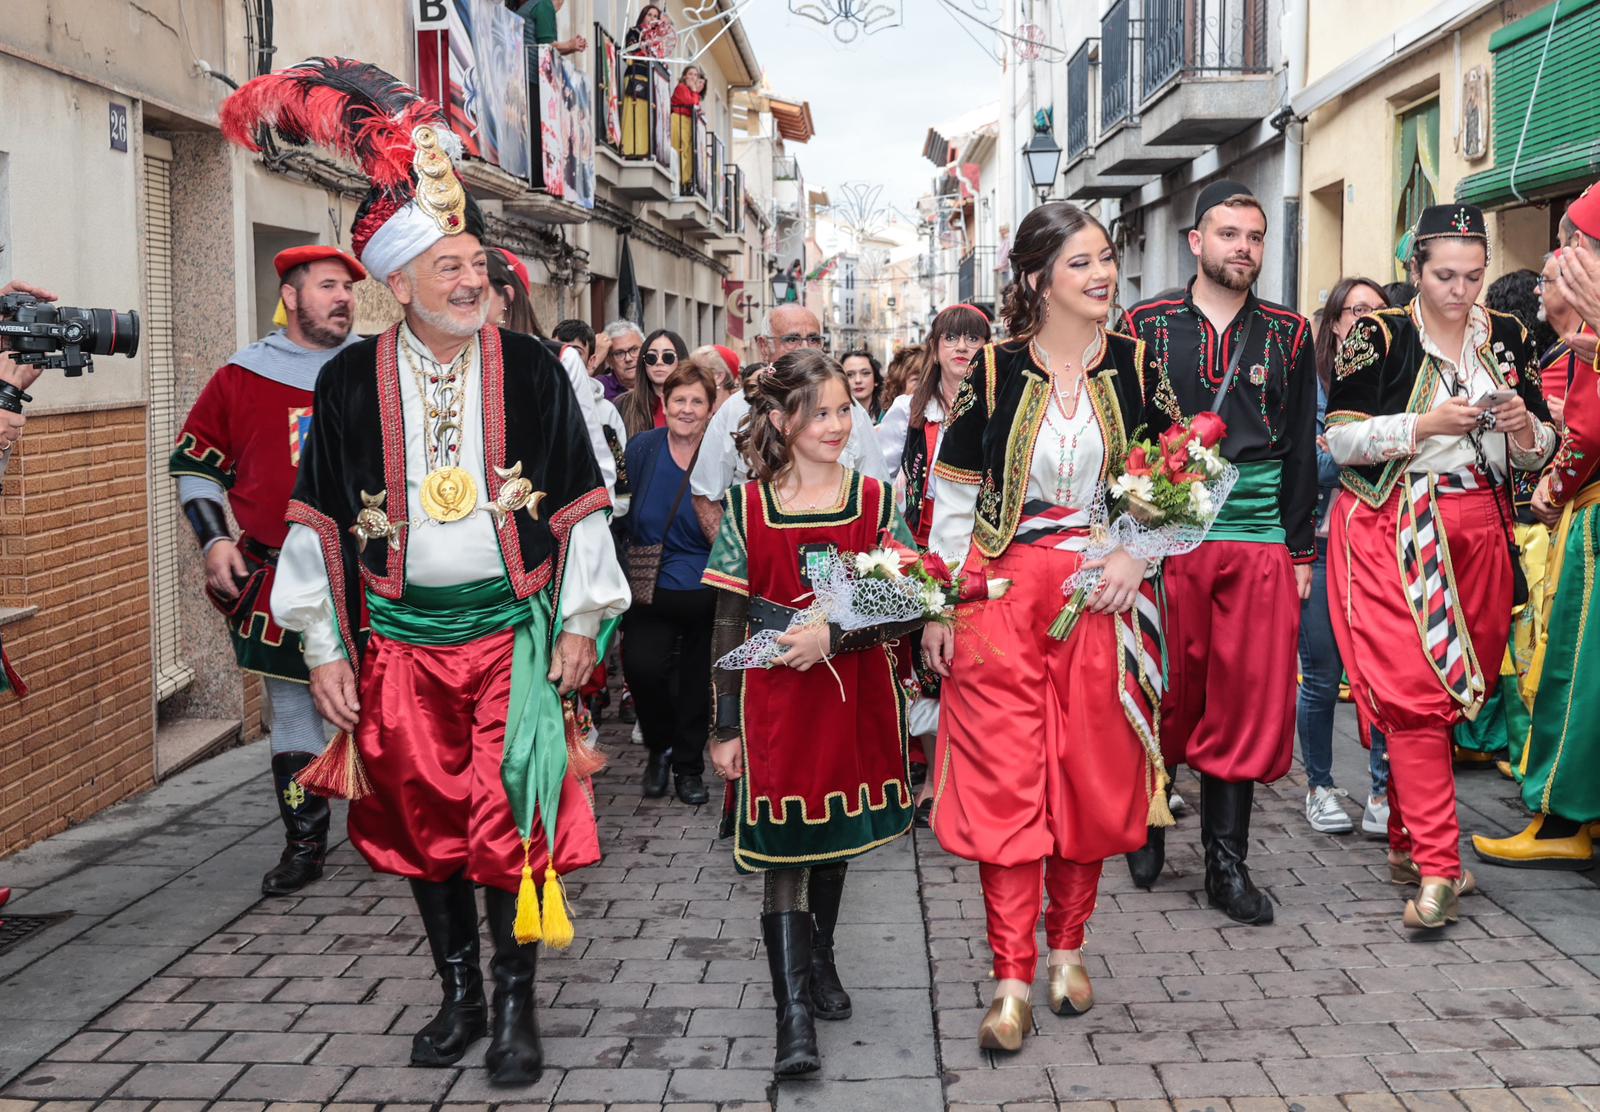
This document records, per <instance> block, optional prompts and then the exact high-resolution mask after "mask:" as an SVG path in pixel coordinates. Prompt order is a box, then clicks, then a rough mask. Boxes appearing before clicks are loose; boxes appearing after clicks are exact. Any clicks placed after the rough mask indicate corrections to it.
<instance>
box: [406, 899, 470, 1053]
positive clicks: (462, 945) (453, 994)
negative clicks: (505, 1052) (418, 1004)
mask: <svg viewBox="0 0 1600 1112" xmlns="http://www.w3.org/2000/svg"><path fill="white" fill-rule="evenodd" d="M411 894H412V896H413V897H414V898H415V899H416V901H417V910H419V911H420V912H422V926H423V929H424V930H426V931H427V932H428V947H429V949H431V950H432V951H433V967H434V968H435V969H437V970H438V971H439V982H440V985H441V987H442V989H443V992H444V1002H443V1004H441V1005H440V1007H439V1014H438V1015H436V1016H434V1017H433V1019H432V1020H431V1021H430V1022H429V1023H428V1025H427V1026H426V1027H424V1028H423V1029H422V1030H420V1031H418V1032H417V1033H416V1035H415V1036H413V1038H412V1040H411V1064H412V1065H414V1066H449V1065H453V1064H454V1063H456V1062H458V1061H460V1060H461V1056H462V1055H463V1054H465V1053H466V1052H467V1047H469V1046H471V1045H472V1044H473V1043H475V1042H477V1041H478V1040H479V1039H481V1038H483V1036H484V1033H485V1032H486V1031H487V1030H488V1022H487V1014H488V1008H487V1006H486V1005H485V1003H484V999H483V973H482V971H480V970H479V968H478V899H477V895H476V893H475V891H474V889H473V886H472V881H470V880H468V879H467V876H466V874H465V873H461V874H458V875H457V876H454V877H452V878H451V879H449V880H447V881H445V882H444V883H442V884H437V883H434V882H433V881H428V880H413V881H412V882H411Z"/></svg>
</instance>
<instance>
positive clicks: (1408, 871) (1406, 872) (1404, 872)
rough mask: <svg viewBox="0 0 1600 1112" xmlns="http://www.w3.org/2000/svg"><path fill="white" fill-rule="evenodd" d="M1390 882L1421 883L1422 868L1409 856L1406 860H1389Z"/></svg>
mask: <svg viewBox="0 0 1600 1112" xmlns="http://www.w3.org/2000/svg"><path fill="white" fill-rule="evenodd" d="M1389 883H1390V884H1421V883H1422V870H1421V869H1419V868H1417V863H1416V862H1415V861H1413V860H1411V858H1410V857H1407V858H1406V859H1405V860H1404V861H1390V862H1389Z"/></svg>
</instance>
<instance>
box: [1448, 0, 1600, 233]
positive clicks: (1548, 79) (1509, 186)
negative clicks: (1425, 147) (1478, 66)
mask: <svg viewBox="0 0 1600 1112" xmlns="http://www.w3.org/2000/svg"><path fill="white" fill-rule="evenodd" d="M1558 8H1559V11H1557V9H1558ZM1552 17H1553V18H1554V21H1555V29H1554V31H1553V32H1552V31H1551V20H1552ZM1597 42H1600V0H1559V3H1552V4H1550V5H1548V6H1546V7H1544V8H1541V9H1540V10H1539V11H1537V12H1534V13H1533V14H1532V15H1529V16H1526V17H1525V18H1523V19H1520V20H1518V21H1517V22H1516V23H1513V24H1510V25H1509V26H1507V27H1504V28H1502V29H1501V30H1499V31H1498V32H1496V33H1495V35H1494V37H1493V38H1491V39H1490V49H1491V50H1492V51H1493V52H1494V87H1493V97H1494V104H1493V114H1492V121H1493V122H1492V133H1493V138H1494V168H1493V169H1491V170H1485V171H1482V172H1480V173H1477V174H1473V175H1471V176H1469V177H1466V178H1463V179H1462V180H1461V181H1460V183H1458V184H1457V186H1456V200H1458V201H1464V202H1467V203H1469V204H1475V205H1482V206H1485V207H1494V206H1503V205H1511V204H1517V203H1519V202H1518V200H1517V195H1518V194H1519V193H1520V194H1521V195H1522V196H1523V197H1525V198H1527V199H1529V200H1536V199H1540V198H1543V197H1550V196H1558V195H1560V194H1563V193H1570V192H1573V191H1575V190H1577V189H1581V188H1582V187H1583V186H1586V185H1588V184H1589V183H1590V182H1591V181H1593V180H1594V179H1595V177H1596V176H1600V143H1597V142H1596V140H1595V136H1596V135H1600V96H1596V89H1600V50H1597V49H1595V45H1594V44H1595V43H1597ZM1547 43H1548V46H1549V51H1548V55H1547V54H1546V44H1547ZM1541 58H1543V59H1544V71H1543V73H1542V74H1540V69H1539V64H1540V59H1541ZM1535 80H1537V82H1538V86H1539V88H1538V98H1537V100H1536V101H1535V102H1534V105H1533V110H1532V112H1529V110H1528V103H1529V99H1530V98H1532V97H1533V95H1534V83H1535ZM1524 125H1526V133H1524ZM1519 143H1520V145H1521V155H1520V156H1519V155H1518V153H1517V151H1518V145H1519ZM1513 172H1514V173H1515V180H1514V181H1513ZM1513 187H1514V188H1513Z"/></svg>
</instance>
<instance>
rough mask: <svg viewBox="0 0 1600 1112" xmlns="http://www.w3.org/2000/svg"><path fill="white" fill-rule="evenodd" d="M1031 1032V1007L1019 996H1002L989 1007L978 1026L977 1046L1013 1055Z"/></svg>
mask: <svg viewBox="0 0 1600 1112" xmlns="http://www.w3.org/2000/svg"><path fill="white" fill-rule="evenodd" d="M1031 1030H1033V1005H1031V1004H1029V1003H1028V1002H1027V1001H1026V1000H1024V999H1023V998H1022V997H1020V996H1002V997H1000V998H999V999H998V1000H996V1001H995V1002H994V1003H992V1004H990V1005H989V1010H988V1011H987V1012H985V1013H984V1016H983V1022H982V1023H980V1024H978V1046H980V1047H981V1048H982V1049H984V1050H1004V1051H1005V1052H1006V1053H1008V1054H1015V1053H1016V1052H1017V1051H1019V1050H1021V1049H1022V1040H1023V1039H1024V1038H1026V1037H1027V1035H1028V1032H1029V1031H1031Z"/></svg>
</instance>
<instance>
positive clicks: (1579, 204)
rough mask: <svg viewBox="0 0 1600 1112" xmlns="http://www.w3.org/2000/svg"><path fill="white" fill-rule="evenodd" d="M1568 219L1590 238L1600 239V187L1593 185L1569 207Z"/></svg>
mask: <svg viewBox="0 0 1600 1112" xmlns="http://www.w3.org/2000/svg"><path fill="white" fill-rule="evenodd" d="M1567 219H1568V220H1570V221H1572V225H1573V227H1575V228H1577V229H1578V230H1579V231H1580V232H1582V233H1583V234H1584V235H1586V236H1588V237H1589V238H1590V239H1600V189H1596V188H1595V187H1594V186H1593V185H1591V186H1590V187H1589V188H1588V189H1585V190H1584V191H1583V196H1581V197H1579V198H1578V199H1577V200H1576V201H1573V202H1572V204H1571V205H1569V206H1568V207H1567Z"/></svg>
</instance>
